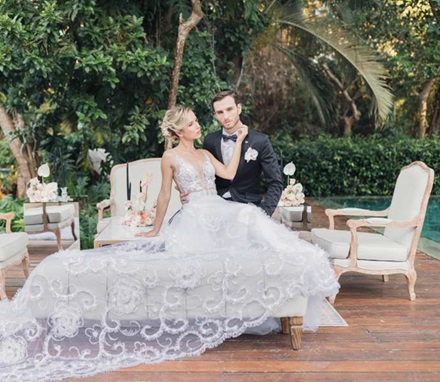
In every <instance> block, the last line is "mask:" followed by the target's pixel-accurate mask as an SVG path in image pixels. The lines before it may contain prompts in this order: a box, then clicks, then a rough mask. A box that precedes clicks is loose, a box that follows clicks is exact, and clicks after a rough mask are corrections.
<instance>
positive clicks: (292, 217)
mask: <svg viewBox="0 0 440 382" xmlns="http://www.w3.org/2000/svg"><path fill="white" fill-rule="evenodd" d="M295 171H296V167H295V165H294V164H293V163H292V162H290V163H288V164H287V165H286V166H284V169H283V173H284V175H287V186H286V188H285V189H284V190H283V193H282V194H281V199H280V201H279V203H278V206H280V207H283V208H281V209H280V213H281V217H282V220H283V221H284V222H285V223H289V224H290V223H292V222H301V221H303V213H304V205H303V204H304V203H305V196H304V193H303V186H302V184H301V183H296V180H295V179H293V178H291V176H293V174H294V173H295ZM308 208H310V207H308ZM308 212H309V211H307V213H308ZM307 216H308V215H307Z"/></svg>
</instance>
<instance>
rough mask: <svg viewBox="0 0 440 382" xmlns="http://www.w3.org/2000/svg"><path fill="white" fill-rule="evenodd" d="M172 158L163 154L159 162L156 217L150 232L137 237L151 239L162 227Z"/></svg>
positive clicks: (169, 186) (168, 200) (171, 170)
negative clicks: (159, 175) (159, 177)
mask: <svg viewBox="0 0 440 382" xmlns="http://www.w3.org/2000/svg"><path fill="white" fill-rule="evenodd" d="M173 161H174V158H173V156H172V154H170V153H167V152H165V153H164V154H163V156H162V160H161V162H160V168H161V172H162V186H161V188H160V192H159V196H158V197H157V205H156V217H155V219H154V224H153V229H152V230H151V231H148V232H145V233H141V234H139V235H138V236H144V237H153V236H156V235H157V234H158V233H159V231H160V228H161V227H162V223H163V220H164V218H165V213H166V212H167V208H168V204H169V202H170V198H171V186H172V181H173V167H172V164H173Z"/></svg>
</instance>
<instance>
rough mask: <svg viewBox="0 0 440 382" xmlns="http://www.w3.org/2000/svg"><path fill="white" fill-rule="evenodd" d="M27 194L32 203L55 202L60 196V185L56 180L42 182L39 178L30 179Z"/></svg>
mask: <svg viewBox="0 0 440 382" xmlns="http://www.w3.org/2000/svg"><path fill="white" fill-rule="evenodd" d="M26 195H27V197H28V198H29V201H30V202H31V203H35V202H43V203H44V202H53V201H56V200H57V198H58V185H57V184H56V183H55V182H52V183H41V182H40V181H39V180H38V178H33V179H31V180H30V181H29V184H28V188H27V190H26Z"/></svg>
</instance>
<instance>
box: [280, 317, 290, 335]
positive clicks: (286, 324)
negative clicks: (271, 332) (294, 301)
mask: <svg viewBox="0 0 440 382" xmlns="http://www.w3.org/2000/svg"><path fill="white" fill-rule="evenodd" d="M281 329H282V330H283V334H290V328H289V318H288V317H282V318H281Z"/></svg>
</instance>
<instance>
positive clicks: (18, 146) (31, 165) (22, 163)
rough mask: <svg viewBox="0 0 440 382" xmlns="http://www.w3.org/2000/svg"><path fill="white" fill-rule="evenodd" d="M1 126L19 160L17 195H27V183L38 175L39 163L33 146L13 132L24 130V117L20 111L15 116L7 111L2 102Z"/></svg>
mask: <svg viewBox="0 0 440 382" xmlns="http://www.w3.org/2000/svg"><path fill="white" fill-rule="evenodd" d="M0 127H1V129H2V131H3V133H4V135H5V137H6V139H8V142H9V146H10V148H11V151H12V155H14V158H15V160H16V161H17V165H18V166H17V197H19V198H24V197H25V196H26V185H27V183H28V182H29V181H30V180H31V179H32V178H34V177H36V176H37V164H36V161H35V157H34V154H33V151H32V148H31V146H30V145H29V144H28V143H21V142H20V139H19V138H18V137H16V138H14V137H13V134H14V132H16V131H17V130H23V128H24V119H23V116H22V115H21V114H19V113H14V117H13V118H11V116H10V115H9V114H8V112H7V111H6V108H5V107H4V105H2V104H0Z"/></svg>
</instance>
